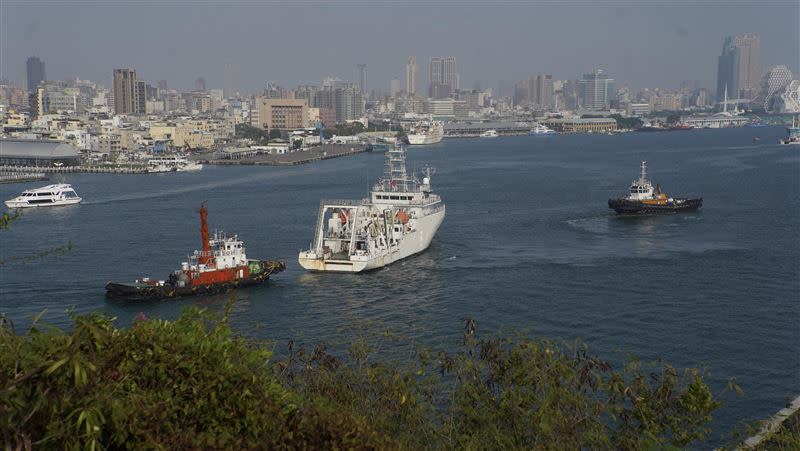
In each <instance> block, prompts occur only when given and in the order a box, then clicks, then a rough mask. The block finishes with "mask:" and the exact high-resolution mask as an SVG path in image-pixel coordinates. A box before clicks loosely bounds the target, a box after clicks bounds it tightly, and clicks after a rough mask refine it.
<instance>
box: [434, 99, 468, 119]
mask: <svg viewBox="0 0 800 451" xmlns="http://www.w3.org/2000/svg"><path fill="white" fill-rule="evenodd" d="M423 112H424V113H425V114H429V115H431V116H433V117H434V118H466V117H469V107H468V106H467V102H466V101H464V100H453V99H427V100H425V101H424V102H423Z"/></svg>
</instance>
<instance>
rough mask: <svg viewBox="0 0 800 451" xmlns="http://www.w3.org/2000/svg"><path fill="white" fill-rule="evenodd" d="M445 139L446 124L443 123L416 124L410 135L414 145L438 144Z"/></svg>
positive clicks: (427, 122)
mask: <svg viewBox="0 0 800 451" xmlns="http://www.w3.org/2000/svg"><path fill="white" fill-rule="evenodd" d="M442 138H444V124H443V123H442V122H441V121H421V122H417V123H416V124H414V127H412V129H411V131H410V132H409V134H408V143H409V144H412V145H415V146H416V145H421V144H436V143H438V142H440V141H441V140H442Z"/></svg>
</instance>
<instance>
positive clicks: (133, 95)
mask: <svg viewBox="0 0 800 451" xmlns="http://www.w3.org/2000/svg"><path fill="white" fill-rule="evenodd" d="M142 88H143V87H142V86H141V85H140V84H139V83H138V79H137V78H136V71H135V70H133V69H114V113H115V114H143V113H144V108H143V104H144V101H143V100H140V99H139V94H140V92H141V90H142Z"/></svg>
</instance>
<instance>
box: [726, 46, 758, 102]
mask: <svg viewBox="0 0 800 451" xmlns="http://www.w3.org/2000/svg"><path fill="white" fill-rule="evenodd" d="M760 53H761V41H760V39H759V38H758V36H757V35H754V34H743V35H739V36H728V37H727V38H725V41H724V42H723V44H722V54H721V55H720V56H719V58H718V60H717V99H720V98H722V96H723V95H724V92H723V91H724V90H725V87H726V86H727V87H728V90H729V95H732V96H733V97H734V98H745V99H752V98H753V97H755V96H756V94H757V93H758V88H759V86H758V85H759V81H760V78H759V68H760V61H759V58H760Z"/></svg>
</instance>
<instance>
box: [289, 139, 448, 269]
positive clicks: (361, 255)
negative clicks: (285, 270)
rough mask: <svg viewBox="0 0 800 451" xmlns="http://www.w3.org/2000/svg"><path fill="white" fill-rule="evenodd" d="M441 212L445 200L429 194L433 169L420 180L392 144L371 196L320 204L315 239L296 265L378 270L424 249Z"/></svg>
mask: <svg viewBox="0 0 800 451" xmlns="http://www.w3.org/2000/svg"><path fill="white" fill-rule="evenodd" d="M444 214H445V206H444V202H442V199H441V197H439V195H437V194H433V193H432V192H431V171H430V170H428V171H426V173H425V177H424V178H423V179H422V183H419V182H418V181H417V180H416V179H415V178H414V177H412V176H409V175H407V174H406V165H405V149H403V148H402V147H395V148H393V149H391V150H388V151H387V152H386V166H385V169H384V175H383V178H381V179H380V180H379V181H378V183H376V184H375V186H374V187H373V188H372V191H371V192H370V198H369V199H361V200H325V201H322V202H321V203H320V207H319V214H318V216H317V227H316V230H315V236H314V242H313V244H312V246H311V248H310V249H309V250H307V251H303V252H300V255H299V257H298V260H299V262H300V266H302V267H303V268H305V269H307V270H311V271H330V272H348V273H357V272H361V271H367V270H370V269H376V268H381V267H383V266H386V265H389V264H391V263H393V262H396V261H398V260H401V259H403V258H406V257H408V256H411V255H414V254H417V253H419V252H422V251H424V250H425V249H427V248H428V246H429V245H430V243H431V240H432V239H433V236H434V235H436V231H437V230H438V229H439V225H441V223H442V221H443V220H444Z"/></svg>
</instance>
